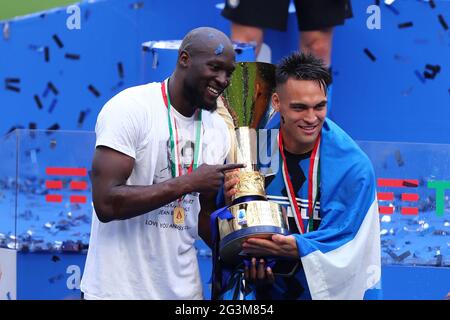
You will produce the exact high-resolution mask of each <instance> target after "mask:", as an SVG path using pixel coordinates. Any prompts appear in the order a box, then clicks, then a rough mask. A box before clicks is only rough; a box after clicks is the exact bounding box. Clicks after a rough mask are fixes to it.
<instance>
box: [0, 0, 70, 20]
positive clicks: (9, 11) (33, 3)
mask: <svg viewBox="0 0 450 320" xmlns="http://www.w3.org/2000/svg"><path fill="white" fill-rule="evenodd" d="M77 2H78V1H74V0H0V20H5V19H11V18H14V17H17V16H23V15H26V14H30V13H34V12H38V11H42V10H46V9H50V8H56V7H62V6H67V5H69V4H73V3H77Z"/></svg>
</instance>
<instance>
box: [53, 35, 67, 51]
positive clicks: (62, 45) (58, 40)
mask: <svg viewBox="0 0 450 320" xmlns="http://www.w3.org/2000/svg"><path fill="white" fill-rule="evenodd" d="M52 38H53V40H55V42H56V44H57V45H58V47H59V48H64V44H63V43H62V41H61V39H60V38H59V37H58V35H57V34H54V35H53V36H52Z"/></svg>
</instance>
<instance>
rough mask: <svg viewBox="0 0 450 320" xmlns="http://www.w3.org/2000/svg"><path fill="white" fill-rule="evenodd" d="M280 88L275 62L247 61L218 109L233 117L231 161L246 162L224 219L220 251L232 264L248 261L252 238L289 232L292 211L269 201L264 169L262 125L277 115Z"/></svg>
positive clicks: (220, 222)
mask: <svg viewBox="0 0 450 320" xmlns="http://www.w3.org/2000/svg"><path fill="white" fill-rule="evenodd" d="M274 87H275V66H274V65H272V64H269V63H262V62H241V63H238V64H237V66H236V70H235V71H234V73H233V76H232V78H231V81H230V85H229V86H228V88H227V89H226V90H225V91H224V93H223V94H222V95H221V97H220V98H219V101H220V103H218V112H219V114H221V115H222V117H224V119H225V121H226V122H227V124H228V126H229V129H230V134H231V137H232V138H231V140H232V143H231V145H232V147H231V151H230V154H229V156H228V158H227V161H228V162H229V163H244V164H245V165H246V167H245V168H242V169H239V173H238V177H239V183H238V184H237V185H236V190H237V193H236V194H235V195H234V197H233V198H232V199H231V200H232V203H231V205H230V206H229V207H228V210H229V212H230V213H231V215H232V218H229V219H220V218H219V219H218V230H219V237H220V243H219V255H220V257H221V259H222V260H223V261H224V262H225V263H227V264H231V265H236V264H239V263H240V262H241V261H242V257H243V254H242V253H241V251H242V243H243V242H244V241H245V240H246V239H248V238H266V239H268V238H270V237H271V236H272V235H273V234H282V235H287V234H289V231H288V229H289V228H288V222H287V216H286V210H285V208H284V207H283V206H281V205H279V204H277V203H275V202H272V201H268V200H267V198H266V193H265V188H264V184H265V177H264V175H263V174H262V173H261V172H260V171H259V170H258V169H259V168H258V147H259V146H258V136H257V135H258V133H257V129H263V128H264V127H265V125H266V124H267V122H268V121H269V119H270V117H271V115H272V114H273V109H272V107H271V96H272V92H273V90H274ZM225 109H226V110H225ZM224 110H225V111H224ZM260 147H261V146H260Z"/></svg>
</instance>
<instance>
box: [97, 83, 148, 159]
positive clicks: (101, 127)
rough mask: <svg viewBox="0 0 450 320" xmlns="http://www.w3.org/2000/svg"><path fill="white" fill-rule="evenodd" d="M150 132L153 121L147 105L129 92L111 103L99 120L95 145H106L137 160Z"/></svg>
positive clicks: (102, 111)
mask: <svg viewBox="0 0 450 320" xmlns="http://www.w3.org/2000/svg"><path fill="white" fill-rule="evenodd" d="M149 132H150V119H149V116H148V114H147V112H146V109H145V107H144V106H142V105H141V104H139V103H138V102H137V101H136V100H135V99H133V97H131V96H130V95H129V93H128V92H126V91H125V92H122V93H119V94H118V95H116V96H115V97H113V98H112V99H111V100H110V101H108V102H107V103H106V104H105V106H104V107H103V109H102V110H101V111H100V114H99V115H98V118H97V124H96V126H95V134H96V144H95V146H96V147H98V146H106V147H109V148H111V149H114V150H117V151H119V152H121V153H124V154H126V155H128V156H130V157H132V158H134V159H136V153H137V151H138V150H139V149H140V148H141V146H142V144H143V142H145V141H146V140H147V139H146V136H147V135H148V133H149Z"/></svg>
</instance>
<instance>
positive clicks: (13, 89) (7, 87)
mask: <svg viewBox="0 0 450 320" xmlns="http://www.w3.org/2000/svg"><path fill="white" fill-rule="evenodd" d="M5 88H6V90H10V91H15V92H20V88H18V87H13V86H10V85H8V84H7V85H6V86H5Z"/></svg>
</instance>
